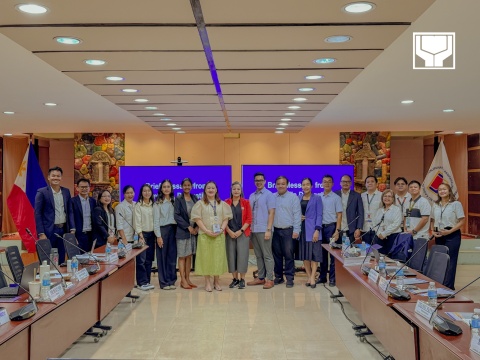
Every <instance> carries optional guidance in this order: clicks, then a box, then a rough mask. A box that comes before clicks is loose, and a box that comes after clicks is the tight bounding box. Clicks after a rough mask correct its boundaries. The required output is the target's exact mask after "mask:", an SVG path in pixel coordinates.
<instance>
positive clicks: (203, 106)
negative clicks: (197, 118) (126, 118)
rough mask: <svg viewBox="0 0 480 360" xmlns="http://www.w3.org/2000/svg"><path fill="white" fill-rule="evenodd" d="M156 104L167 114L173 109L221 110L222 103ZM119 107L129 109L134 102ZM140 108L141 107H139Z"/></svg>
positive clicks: (159, 109) (143, 105) (160, 110)
mask: <svg viewBox="0 0 480 360" xmlns="http://www.w3.org/2000/svg"><path fill="white" fill-rule="evenodd" d="M146 104H152V103H150V102H149V103H146ZM146 104H142V107H141V109H144V107H145V106H147V105H146ZM152 105H154V106H158V110H157V111H158V112H162V113H164V112H165V111H167V114H170V111H171V110H182V111H186V110H190V111H198V112H199V113H200V111H204V110H217V111H221V108H220V104H219V103H217V104H152ZM118 106H119V107H121V108H122V109H125V110H128V109H130V108H132V107H133V105H132V104H118ZM139 109H140V107H139Z"/></svg>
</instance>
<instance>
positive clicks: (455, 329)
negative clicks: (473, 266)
mask: <svg viewBox="0 0 480 360" xmlns="http://www.w3.org/2000/svg"><path fill="white" fill-rule="evenodd" d="M478 279H480V276H479V277H477V278H476V279H474V280H472V281H470V282H469V283H468V284H467V285H465V286H464V287H462V288H461V289H460V290H457V291H455V292H454V293H453V294H450V295H449V296H448V297H447V298H446V299H445V300H443V301H442V302H441V303H440V304H438V305H437V307H436V308H435V310H434V311H433V314H432V317H431V318H430V321H429V323H430V324H432V325H433V328H434V329H435V330H437V331H438V332H439V333H440V334H443V335H449V336H451V335H455V336H456V335H460V334H461V333H462V328H461V327H460V326H458V325H456V324H454V323H453V322H452V321H450V320H448V319H447V318H444V317H443V316H440V315H438V314H437V310H438V309H440V307H441V306H442V305H443V303H445V302H446V301H448V300H449V299H451V298H453V297H454V296H455V295H457V294H458V293H459V292H460V291H462V290H463V289H465V288H467V287H469V286H470V285H472V284H473V283H474V282H475V281H477V280H478Z"/></svg>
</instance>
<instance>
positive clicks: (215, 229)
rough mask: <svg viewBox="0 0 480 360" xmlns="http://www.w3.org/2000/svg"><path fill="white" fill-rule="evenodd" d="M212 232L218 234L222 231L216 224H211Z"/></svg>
mask: <svg viewBox="0 0 480 360" xmlns="http://www.w3.org/2000/svg"><path fill="white" fill-rule="evenodd" d="M212 231H213V232H214V233H219V232H222V229H221V228H220V225H218V224H213V229H212Z"/></svg>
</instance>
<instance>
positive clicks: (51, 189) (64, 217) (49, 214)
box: [35, 166, 70, 263]
mask: <svg viewBox="0 0 480 360" xmlns="http://www.w3.org/2000/svg"><path fill="white" fill-rule="evenodd" d="M62 175H63V170H62V168H60V167H58V166H56V167H53V168H51V169H49V170H48V177H47V180H48V183H49V186H46V187H43V188H40V189H38V191H37V194H36V196H35V223H36V226H37V234H38V236H39V238H40V239H48V240H50V244H51V245H52V248H57V249H58V259H59V260H58V261H59V263H63V262H64V261H65V248H64V246H63V241H62V240H60V239H59V238H58V237H56V236H55V234H58V235H60V236H63V234H64V233H65V232H67V231H68V223H67V221H68V215H69V213H68V202H69V201H70V191H69V190H68V189H67V188H64V187H62V186H60V182H61V181H62Z"/></svg>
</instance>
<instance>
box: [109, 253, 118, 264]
mask: <svg viewBox="0 0 480 360" xmlns="http://www.w3.org/2000/svg"><path fill="white" fill-rule="evenodd" d="M117 261H118V253H116V252H114V253H111V254H110V259H108V262H109V263H114V262H117Z"/></svg>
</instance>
